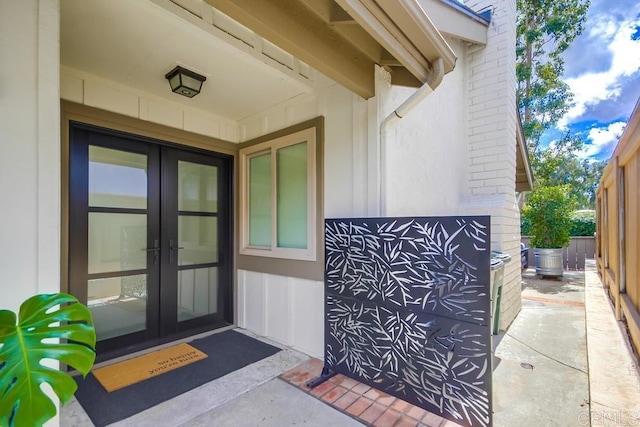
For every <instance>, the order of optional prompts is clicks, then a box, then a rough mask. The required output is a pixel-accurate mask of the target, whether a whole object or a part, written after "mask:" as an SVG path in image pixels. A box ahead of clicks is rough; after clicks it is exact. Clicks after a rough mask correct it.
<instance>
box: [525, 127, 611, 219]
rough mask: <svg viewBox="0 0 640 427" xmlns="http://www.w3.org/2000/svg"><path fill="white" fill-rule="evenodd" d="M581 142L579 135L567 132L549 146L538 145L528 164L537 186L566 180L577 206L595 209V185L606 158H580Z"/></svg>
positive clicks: (559, 183)
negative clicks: (601, 159)
mask: <svg viewBox="0 0 640 427" xmlns="http://www.w3.org/2000/svg"><path fill="white" fill-rule="evenodd" d="M583 146H584V143H583V141H582V139H580V137H578V136H576V135H574V134H571V133H570V132H567V133H566V134H565V135H564V136H563V137H562V138H560V139H559V140H558V141H555V142H554V143H552V144H550V145H549V146H548V147H545V148H538V150H537V152H536V154H535V156H534V157H533V159H532V162H531V167H532V169H533V174H534V176H535V177H536V184H537V186H538V187H553V186H559V185H565V184H566V185H567V187H566V188H567V191H568V192H569V195H570V196H571V197H573V199H574V200H575V201H576V204H577V208H578V209H594V208H595V202H596V188H597V187H598V183H599V182H600V178H601V177H602V171H603V170H604V167H605V166H606V165H607V162H606V161H601V162H596V161H592V160H590V159H581V158H579V157H578V154H577V153H578V152H579V151H580V150H581V149H582V148H583Z"/></svg>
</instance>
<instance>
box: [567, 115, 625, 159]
mask: <svg viewBox="0 0 640 427" xmlns="http://www.w3.org/2000/svg"><path fill="white" fill-rule="evenodd" d="M625 126H626V123H625V122H613V123H610V124H609V125H607V126H606V127H594V128H591V129H590V130H589V135H588V136H587V139H588V140H589V144H588V145H587V146H586V147H585V149H584V150H582V151H581V152H580V153H578V157H581V158H585V157H593V156H597V155H598V154H600V153H603V152H605V153H606V152H610V151H613V147H615V145H616V144H617V143H618V139H619V138H620V135H622V131H623V130H624V127H625Z"/></svg>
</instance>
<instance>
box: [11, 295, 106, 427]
mask: <svg viewBox="0 0 640 427" xmlns="http://www.w3.org/2000/svg"><path fill="white" fill-rule="evenodd" d="M95 344H96V333H95V330H94V328H93V321H92V319H91V312H89V309H88V308H87V307H86V306H84V305H83V304H80V303H78V300H77V299H75V298H74V297H73V296H71V295H69V294H47V295H35V296H33V297H31V298H29V299H28V300H26V301H25V302H24V303H22V305H21V306H20V315H19V319H18V324H17V325H16V315H15V313H14V312H12V311H9V310H0V426H39V425H42V424H43V423H45V422H46V421H47V420H49V419H51V418H53V417H54V416H55V415H56V407H55V405H54V404H53V402H52V401H51V400H50V399H49V397H48V396H47V395H46V394H45V393H44V392H43V391H42V390H41V388H40V386H41V384H43V383H48V384H49V385H51V387H52V388H53V390H54V391H55V393H56V394H57V395H58V397H59V398H60V401H61V402H62V403H63V404H64V403H65V402H67V401H68V400H69V399H70V398H71V396H73V393H75V391H76V389H77V388H78V387H77V385H76V383H75V381H74V380H73V378H71V376H69V375H68V374H67V373H65V372H61V371H60V370H57V369H53V368H50V367H47V366H44V365H42V364H41V361H42V360H43V359H55V360H58V361H60V362H62V363H64V364H67V365H69V366H71V367H73V368H75V369H77V370H78V371H79V372H81V373H82V375H87V373H89V370H90V369H91V367H92V366H93V362H94V360H95V355H96V354H95V350H94V349H95Z"/></svg>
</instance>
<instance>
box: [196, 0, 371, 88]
mask: <svg viewBox="0 0 640 427" xmlns="http://www.w3.org/2000/svg"><path fill="white" fill-rule="evenodd" d="M205 1H206V2H207V3H208V4H210V5H211V6H213V7H214V8H216V9H218V10H219V11H221V12H222V13H224V14H226V15H228V16H229V17H231V18H232V19H234V20H236V21H238V22H239V23H240V24H242V25H244V26H246V27H248V28H249V29H251V30H252V31H255V32H256V33H257V34H259V35H260V36H262V37H264V38H265V39H267V40H269V41H270V42H271V43H274V44H275V45H277V46H278V47H280V48H281V49H284V50H285V51H287V52H289V53H290V54H292V55H294V56H295V57H297V58H299V59H300V60H302V61H303V62H306V63H307V64H309V65H310V66H312V67H313V68H315V69H316V70H318V71H320V72H322V73H324V74H325V75H327V76H328V77H329V78H331V79H333V80H335V81H337V82H338V83H340V84H342V85H344V86H345V87H347V88H349V89H350V90H352V91H353V92H355V93H357V94H358V95H360V96H362V97H364V98H371V97H372V96H374V95H375V82H374V78H375V76H374V69H375V68H374V65H375V62H374V61H373V60H372V59H371V58H369V57H368V56H367V55H366V54H364V53H363V52H362V51H360V50H359V49H358V48H356V47H355V46H354V45H353V44H351V43H350V42H349V41H348V40H347V39H346V38H345V37H344V36H343V35H342V34H341V33H340V32H339V31H337V30H336V29H335V28H334V27H333V26H332V25H331V24H330V23H328V22H326V21H324V20H322V19H321V18H320V17H319V16H318V15H317V14H315V13H314V12H312V11H311V10H309V9H308V8H307V7H306V6H305V5H304V4H303V3H302V2H301V1H299V0H287V1H282V0H260V1H254V0H205Z"/></svg>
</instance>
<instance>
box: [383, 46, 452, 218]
mask: <svg viewBox="0 0 640 427" xmlns="http://www.w3.org/2000/svg"><path fill="white" fill-rule="evenodd" d="M443 77H444V61H443V60H442V58H440V57H439V58H438V59H436V60H435V61H434V63H433V66H432V69H431V72H430V73H429V75H428V76H427V81H426V82H425V83H424V84H423V85H422V86H421V87H420V88H419V89H418V90H417V91H415V92H414V93H413V94H411V96H410V97H409V98H407V99H406V100H405V101H404V102H403V103H402V104H401V105H400V106H399V107H398V108H396V109H395V110H394V111H393V112H392V113H391V114H389V115H388V116H387V117H386V118H385V119H384V120H383V121H382V124H381V125H380V150H379V154H378V170H379V171H380V178H379V189H380V216H385V215H386V213H387V212H386V201H387V190H386V184H387V162H386V146H387V135H388V133H389V132H390V131H391V129H393V127H394V126H395V125H397V124H398V122H399V121H400V119H402V118H403V117H405V116H406V115H407V114H409V112H410V111H411V110H413V108H414V107H416V106H417V105H418V104H420V102H422V100H423V99H425V98H426V97H427V96H428V95H430V94H431V93H432V92H433V91H434V90H435V89H436V88H437V87H438V86H439V85H440V83H441V82H442V78H443Z"/></svg>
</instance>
